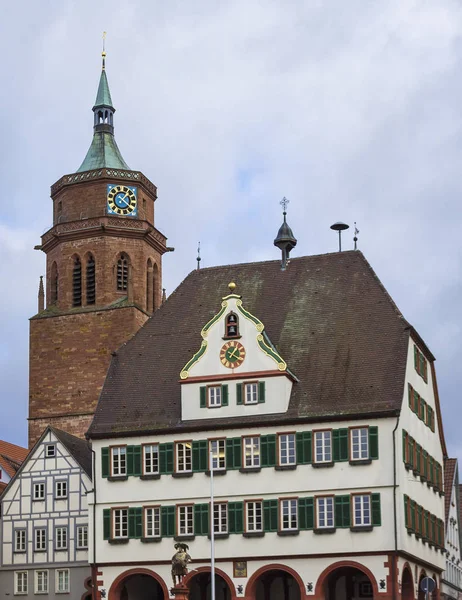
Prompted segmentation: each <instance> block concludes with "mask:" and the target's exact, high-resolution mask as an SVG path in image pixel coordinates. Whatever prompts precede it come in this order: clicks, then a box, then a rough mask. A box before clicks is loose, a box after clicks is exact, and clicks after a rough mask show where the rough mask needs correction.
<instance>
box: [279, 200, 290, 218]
mask: <svg viewBox="0 0 462 600" xmlns="http://www.w3.org/2000/svg"><path fill="white" fill-rule="evenodd" d="M289 202H290V200H287V198H286V197H285V196H284V198H283V199H282V200H281V202H279V204H280V205H281V206H282V211H283V212H282V214H283V215H286V214H287V205H288V204H289Z"/></svg>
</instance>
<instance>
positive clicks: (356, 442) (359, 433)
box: [350, 427, 369, 460]
mask: <svg viewBox="0 0 462 600" xmlns="http://www.w3.org/2000/svg"><path fill="white" fill-rule="evenodd" d="M350 444H351V457H350V458H351V460H367V459H368V458H369V429H368V428H367V427H357V428H356V427H355V428H354V429H350Z"/></svg>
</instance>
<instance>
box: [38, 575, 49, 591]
mask: <svg viewBox="0 0 462 600" xmlns="http://www.w3.org/2000/svg"><path fill="white" fill-rule="evenodd" d="M35 593H36V594H48V571H35Z"/></svg>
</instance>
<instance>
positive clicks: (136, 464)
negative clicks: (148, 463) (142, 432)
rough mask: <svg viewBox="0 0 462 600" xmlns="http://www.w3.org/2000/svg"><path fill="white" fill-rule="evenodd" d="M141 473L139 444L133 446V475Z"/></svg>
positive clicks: (138, 475) (136, 475)
mask: <svg viewBox="0 0 462 600" xmlns="http://www.w3.org/2000/svg"><path fill="white" fill-rule="evenodd" d="M142 473H143V471H142V470H141V446H133V475H135V477H140V476H141V475H142Z"/></svg>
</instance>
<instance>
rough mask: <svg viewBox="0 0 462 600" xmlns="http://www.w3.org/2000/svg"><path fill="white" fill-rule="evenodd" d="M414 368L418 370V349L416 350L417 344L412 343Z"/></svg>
mask: <svg viewBox="0 0 462 600" xmlns="http://www.w3.org/2000/svg"><path fill="white" fill-rule="evenodd" d="M414 368H415V370H416V371H417V373H418V372H419V351H418V350H417V346H416V345H414Z"/></svg>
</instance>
